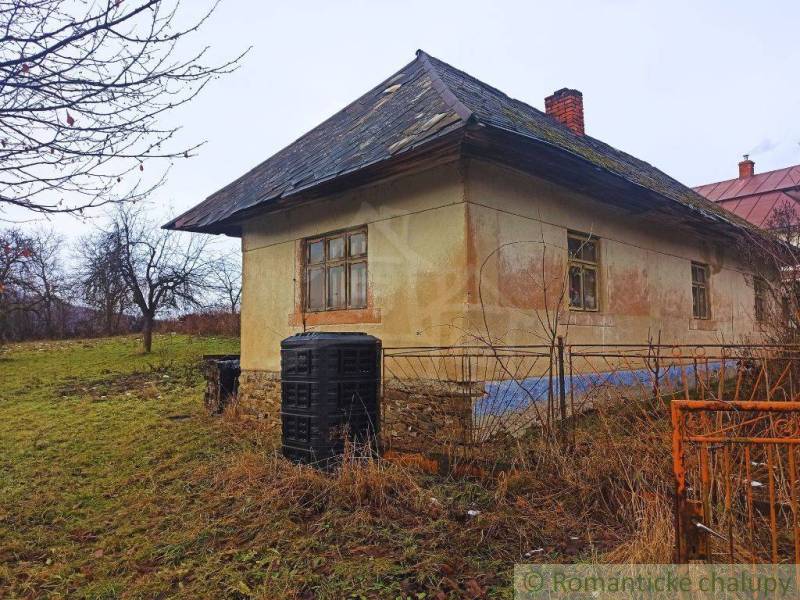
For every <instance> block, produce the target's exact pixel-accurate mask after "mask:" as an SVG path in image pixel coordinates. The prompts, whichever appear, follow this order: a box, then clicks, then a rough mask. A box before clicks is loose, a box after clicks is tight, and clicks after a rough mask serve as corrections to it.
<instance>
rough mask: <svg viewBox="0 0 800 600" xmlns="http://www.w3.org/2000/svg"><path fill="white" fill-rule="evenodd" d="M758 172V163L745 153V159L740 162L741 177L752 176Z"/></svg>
mask: <svg viewBox="0 0 800 600" xmlns="http://www.w3.org/2000/svg"><path fill="white" fill-rule="evenodd" d="M755 172H756V163H754V162H753V161H752V160H750V157H749V156H748V155H747V154H745V155H744V160H743V161H742V162H740V163H739V179H744V178H745V177H752V176H753V175H754V174H755Z"/></svg>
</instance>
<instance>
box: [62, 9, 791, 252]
mask: <svg viewBox="0 0 800 600" xmlns="http://www.w3.org/2000/svg"><path fill="white" fill-rule="evenodd" d="M190 4H191V5H193V6H191V7H189V10H195V7H198V6H199V5H201V4H206V2H205V1H204V0H191V2H190ZM799 26H800V2H798V1H797V0H782V1H774V2H760V3H759V2H753V1H752V0H750V1H747V2H745V1H741V2H740V1H731V0H724V1H723V0H719V1H697V0H695V1H676V0H672V1H670V2H654V1H648V2H646V1H641V2H634V1H625V0H613V1H603V0H594V1H583V2H578V1H575V2H570V1H564V0H559V1H558V2H552V1H550V2H539V1H528V2H502V1H497V0H495V1H489V0H484V1H482V2H470V1H466V0H458V1H457V2H434V1H431V0H428V1H403V2H399V1H398V2H388V1H380V0H371V1H337V0H327V1H319V2H318V1H302V0H295V1H280V2H252V1H245V0H223V2H222V5H221V6H220V8H219V9H218V11H217V13H216V15H215V16H214V18H213V19H212V21H211V22H209V23H208V25H207V26H206V28H205V29H204V30H203V31H202V32H201V33H200V34H199V38H200V39H201V41H203V42H207V43H208V44H210V45H211V46H212V48H213V53H214V56H215V57H217V58H229V57H231V56H233V55H235V54H236V53H238V52H239V51H241V50H242V49H244V48H246V47H247V46H249V45H252V46H253V49H252V51H251V52H250V54H249V55H248V56H247V58H246V59H245V61H244V62H243V64H242V66H241V68H240V69H239V71H238V72H237V73H235V74H233V75H231V76H229V77H227V78H225V79H224V80H220V81H217V82H215V83H214V84H212V86H211V87H210V88H209V89H207V90H206V91H205V92H204V94H203V95H202V96H201V97H200V98H198V99H197V100H196V101H195V102H194V103H193V104H191V105H189V106H187V107H185V108H183V109H181V112H180V113H177V114H176V118H177V119H178V120H179V122H180V123H182V124H183V126H184V132H183V135H184V139H185V140H187V141H199V140H207V142H208V143H207V144H206V146H204V147H203V148H202V149H201V151H200V153H199V156H198V157H196V158H192V159H189V160H181V161H178V162H177V163H176V164H175V166H174V167H173V169H172V171H171V174H170V179H169V183H168V185H167V186H166V187H164V188H162V190H161V191H160V193H159V197H158V198H157V199H156V202H155V205H154V206H153V207H152V208H151V211H152V213H153V215H154V216H155V217H157V218H158V219H159V220H166V216H167V211H168V210H169V209H167V208H166V207H168V206H169V207H171V208H172V210H173V212H182V211H184V210H186V209H188V208H190V207H191V206H192V205H194V204H196V203H197V202H200V201H201V200H203V199H204V198H205V197H206V196H208V195H209V194H210V193H212V192H214V191H215V190H217V189H219V188H220V187H222V186H224V185H225V184H227V183H228V182H230V181H231V180H233V179H234V178H236V177H238V176H239V175H241V174H242V173H244V172H245V171H246V170H248V169H250V168H251V167H253V166H254V165H256V164H257V163H259V162H261V161H262V160H264V159H266V158H267V157H269V156H270V155H271V154H273V153H274V152H275V151H277V150H279V149H280V148H282V147H283V146H285V145H287V144H288V143H290V142H292V141H293V140H294V139H296V138H297V137H299V136H300V135H302V134H303V133H305V132H306V131H308V130H309V129H310V128H312V127H314V126H315V125H316V124H318V123H319V122H321V121H322V120H323V119H325V118H326V117H328V116H329V115H331V114H332V113H334V112H336V111H337V110H339V109H340V108H342V107H343V106H344V105H346V104H348V103H349V102H351V101H352V100H354V99H356V98H357V97H358V96H360V95H361V94H363V93H364V92H366V91H367V90H368V89H370V88H371V87H373V86H374V85H376V84H378V83H379V82H380V81H381V80H383V79H384V78H386V77H387V76H388V75H390V74H391V73H393V72H394V71H396V70H398V69H399V68H400V67H401V66H403V65H404V64H406V63H408V62H410V61H411V60H412V59H413V58H414V51H415V50H416V49H417V48H422V49H424V50H425V51H426V52H428V53H429V54H432V55H433V56H436V57H437V58H440V59H442V60H444V61H445V62H448V63H450V64H452V65H454V66H455V67H458V68H460V69H462V70H464V71H467V72H468V73H470V74H471V75H474V76H475V77H478V78H479V79H481V80H483V81H485V82H487V83H489V84H491V85H493V86H495V87H498V88H499V89H501V90H503V91H504V92H505V93H507V94H509V95H510V96H513V97H515V98H518V99H520V100H523V101H525V102H527V103H529V104H532V105H533V106H535V107H537V108H540V109H543V107H544V97H545V96H547V95H549V94H550V93H552V92H553V91H554V90H556V89H558V88H561V87H565V86H566V87H573V88H577V89H579V90H581V91H582V92H583V97H584V109H585V116H586V131H587V133H588V134H590V135H592V136H594V137H597V138H599V139H601V140H603V141H605V142H608V143H610V144H611V145H613V146H616V147H617V148H620V149H622V150H625V151H627V152H629V153H631V154H634V155H635V156H637V157H639V158H641V159H643V160H646V161H648V162H650V163H652V164H654V165H655V166H657V167H659V168H660V169H662V170H663V171H665V172H667V173H668V174H670V175H672V176H673V177H676V178H677V179H679V180H681V181H682V182H684V183H686V184H688V185H692V186H693V185H699V184H702V183H709V182H713V181H718V180H722V179H728V178H731V177H735V176H736V174H737V166H736V163H737V162H738V161H739V160H741V156H742V154H744V153H749V154H750V156H751V158H752V159H753V160H755V162H756V172H763V171H767V170H771V169H776V168H780V167H784V166H787V165H790V164H797V163H800V118H799V115H800V78H798V76H797V74H798V68H799V67H800V43H798V32H799V31H800V28H799ZM53 224H54V225H55V226H56V227H57V229H58V230H59V231H61V232H63V233H65V234H66V235H67V236H73V237H74V236H75V235H76V234H78V233H80V232H81V231H83V230H85V229H86V227H87V225H85V224H82V223H80V222H79V221H77V220H75V219H72V218H68V217H60V218H58V219H57V220H55V221H54V222H53ZM231 247H235V245H234V244H233V243H231Z"/></svg>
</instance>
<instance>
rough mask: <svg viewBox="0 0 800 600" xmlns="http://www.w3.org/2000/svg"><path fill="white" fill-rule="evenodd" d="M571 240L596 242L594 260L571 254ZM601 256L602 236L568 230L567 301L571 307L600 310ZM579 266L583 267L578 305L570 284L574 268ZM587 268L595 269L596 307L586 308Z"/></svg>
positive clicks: (573, 308)
mask: <svg viewBox="0 0 800 600" xmlns="http://www.w3.org/2000/svg"><path fill="white" fill-rule="evenodd" d="M570 240H577V241H578V242H580V243H581V244H585V243H586V242H592V243H593V244H594V249H595V256H594V261H590V260H585V259H583V258H575V257H573V256H572V255H571V253H570V250H569V241H570ZM600 256H601V244H600V238H598V237H597V236H596V235H594V234H591V233H582V232H580V231H567V302H568V303H569V309H570V310H574V311H579V312H600ZM573 267H579V268H580V269H581V305H580V306H576V305H574V304H573V303H572V294H571V293H570V291H571V290H570V284H571V279H572V275H571V272H572V268H573ZM587 270H592V271H594V284H595V290H594V297H595V302H594V308H586V307H585V306H584V305H585V302H584V300H585V296H586V294H585V293H584V289H585V285H584V272H585V271H587Z"/></svg>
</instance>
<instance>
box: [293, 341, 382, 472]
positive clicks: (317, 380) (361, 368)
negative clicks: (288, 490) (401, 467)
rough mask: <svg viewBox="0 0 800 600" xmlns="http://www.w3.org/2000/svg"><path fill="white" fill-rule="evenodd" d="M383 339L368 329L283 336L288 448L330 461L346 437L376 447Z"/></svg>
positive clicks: (300, 458)
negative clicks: (367, 332)
mask: <svg viewBox="0 0 800 600" xmlns="http://www.w3.org/2000/svg"><path fill="white" fill-rule="evenodd" d="M380 354H381V341H380V340H379V339H378V338H376V337H373V336H371V335H367V334H365V333H322V332H319V333H318V332H313V333H300V334H297V335H294V336H292V337H290V338H286V339H285V340H283V341H282V342H281V424H282V437H283V454H284V456H285V457H286V458H289V459H290V460H293V461H295V462H304V463H317V462H319V463H327V462H329V460H330V459H332V458H334V457H336V456H338V455H340V454H342V452H343V451H344V447H345V442H346V441H347V440H350V441H352V442H354V443H355V444H366V443H369V444H370V445H371V447H372V448H373V449H374V448H377V443H376V442H377V435H378V431H379V423H380V413H379V402H378V396H379V388H380Z"/></svg>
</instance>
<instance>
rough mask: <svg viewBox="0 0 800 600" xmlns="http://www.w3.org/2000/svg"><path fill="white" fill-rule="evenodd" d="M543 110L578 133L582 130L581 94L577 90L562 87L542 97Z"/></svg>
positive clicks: (582, 132) (582, 133)
mask: <svg viewBox="0 0 800 600" xmlns="http://www.w3.org/2000/svg"><path fill="white" fill-rule="evenodd" d="M544 110H545V112H546V113H547V114H548V115H550V116H551V117H553V118H554V119H555V120H556V121H560V122H561V123H563V124H564V125H566V126H567V127H569V128H570V129H572V131H574V132H575V133H577V134H578V135H584V130H583V94H581V93H580V92H579V91H578V90H571V89H568V88H562V89H560V90H558V91H557V92H554V93H553V95H552V96H548V97H547V98H545V99H544Z"/></svg>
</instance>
